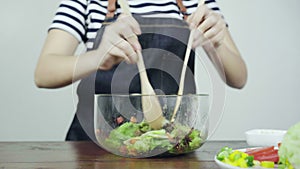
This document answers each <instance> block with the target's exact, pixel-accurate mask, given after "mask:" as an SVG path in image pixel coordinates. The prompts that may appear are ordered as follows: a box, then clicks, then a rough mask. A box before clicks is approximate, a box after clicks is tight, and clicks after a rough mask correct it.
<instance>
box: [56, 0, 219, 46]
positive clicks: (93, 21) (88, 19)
mask: <svg viewBox="0 0 300 169" xmlns="http://www.w3.org/2000/svg"><path fill="white" fill-rule="evenodd" d="M198 1H199V0H183V4H184V6H185V7H186V8H187V13H188V14H191V13H193V12H194V11H195V10H196V8H197V4H198ZM128 3H129V6H130V10H131V12H132V13H133V14H140V15H143V16H147V17H155V16H157V15H158V14H159V15H160V16H161V15H164V17H173V18H179V19H182V15H181V13H180V11H179V8H178V6H177V4H176V0H129V1H128ZM107 4H108V1H107V0H62V1H61V3H60V6H59V8H58V9H57V12H56V15H55V17H54V19H53V23H52V24H51V26H50V29H54V28H56V29H62V30H65V31H67V32H69V33H70V34H72V35H73V36H74V37H75V38H76V39H77V40H78V41H79V42H82V41H83V42H85V43H86V46H87V48H91V47H92V46H93V42H92V41H93V39H94V38H95V37H96V33H97V31H98V29H99V28H100V27H101V26H102V22H103V21H104V19H105V15H106V13H107V9H106V8H107ZM205 4H206V5H207V6H208V7H209V8H211V9H213V10H214V11H216V12H220V10H219V7H218V6H217V4H216V2H215V0H205ZM121 11H122V10H121V9H120V7H119V5H117V10H116V14H120V13H121Z"/></svg>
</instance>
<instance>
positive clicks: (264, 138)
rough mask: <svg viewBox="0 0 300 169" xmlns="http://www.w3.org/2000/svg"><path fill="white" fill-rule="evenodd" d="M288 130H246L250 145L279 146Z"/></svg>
mask: <svg viewBox="0 0 300 169" xmlns="http://www.w3.org/2000/svg"><path fill="white" fill-rule="evenodd" d="M285 133H286V130H273V129H253V130H249V131H246V132H245V135H246V140H247V143H248V145H249V146H277V145H278V143H280V142H281V141H282V139H283V137H284V135H285Z"/></svg>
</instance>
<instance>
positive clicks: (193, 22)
mask: <svg viewBox="0 0 300 169" xmlns="http://www.w3.org/2000/svg"><path fill="white" fill-rule="evenodd" d="M208 10H209V9H208V8H207V7H206V6H205V5H200V6H199V7H198V8H197V10H196V11H195V12H194V13H193V14H192V15H190V16H189V17H188V19H187V22H188V23H189V24H190V28H191V29H194V28H196V27H197V26H198V25H200V23H201V22H202V21H203V19H204V16H205V15H207V14H208V12H209V11H208Z"/></svg>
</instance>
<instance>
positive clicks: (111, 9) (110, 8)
mask: <svg viewBox="0 0 300 169" xmlns="http://www.w3.org/2000/svg"><path fill="white" fill-rule="evenodd" d="M116 3H117V0H108V5H107V13H106V18H107V19H110V18H113V17H114V16H115V11H116Z"/></svg>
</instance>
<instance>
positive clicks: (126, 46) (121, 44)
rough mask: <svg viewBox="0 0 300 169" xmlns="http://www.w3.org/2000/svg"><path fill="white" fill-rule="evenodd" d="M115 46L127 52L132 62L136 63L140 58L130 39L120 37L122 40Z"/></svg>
mask: <svg viewBox="0 0 300 169" xmlns="http://www.w3.org/2000/svg"><path fill="white" fill-rule="evenodd" d="M136 41H137V40H136ZM115 46H116V47H118V48H119V49H120V50H122V51H123V52H124V53H125V55H126V57H127V58H128V60H129V61H130V63H135V62H136V61H137V60H138V56H137V53H136V52H135V50H134V48H133V47H132V45H131V43H130V42H129V41H126V40H124V39H120V41H119V42H118V43H117V44H115Z"/></svg>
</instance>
